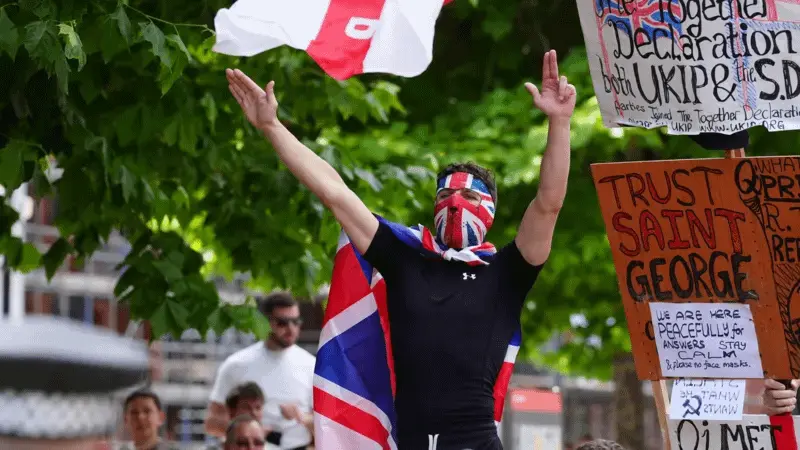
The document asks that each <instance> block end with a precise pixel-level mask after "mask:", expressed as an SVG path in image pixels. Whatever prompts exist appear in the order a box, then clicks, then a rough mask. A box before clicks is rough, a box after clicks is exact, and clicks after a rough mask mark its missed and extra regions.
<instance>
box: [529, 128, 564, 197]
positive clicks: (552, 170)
mask: <svg viewBox="0 0 800 450" xmlns="http://www.w3.org/2000/svg"><path fill="white" fill-rule="evenodd" d="M569 121H570V119H569V118H568V117H566V118H558V119H551V120H550V125H549V128H548V131H547V148H546V149H545V151H544V156H543V157H542V165H541V168H540V170H539V174H540V175H539V189H538V192H537V194H536V197H537V201H538V202H539V203H540V206H542V207H544V208H546V209H551V210H558V209H560V208H561V206H562V205H563V204H564V197H566V195H567V179H568V178H569V162H570V136H569V132H570V130H569V127H570V122H569Z"/></svg>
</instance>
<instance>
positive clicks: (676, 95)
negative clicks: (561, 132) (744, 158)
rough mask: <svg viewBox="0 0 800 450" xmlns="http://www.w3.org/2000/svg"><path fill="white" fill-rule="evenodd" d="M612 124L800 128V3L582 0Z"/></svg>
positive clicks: (689, 130) (685, 129) (594, 69)
mask: <svg viewBox="0 0 800 450" xmlns="http://www.w3.org/2000/svg"><path fill="white" fill-rule="evenodd" d="M577 5H578V12H579V14H580V21H581V27H582V29H583V35H584V39H585V41H586V49H587V53H588V58H589V64H590V68H591V73H592V80H593V83H594V90H595V93H596V95H597V99H598V101H599V103H600V110H601V112H602V116H603V122H604V124H605V125H606V126H607V127H609V128H613V127H617V126H619V125H630V126H637V127H644V128H654V127H661V126H666V127H669V131H670V132H671V133H673V134H698V133H702V132H717V133H725V134H731V133H734V132H737V131H741V130H744V129H747V128H751V127H755V126H764V127H765V128H767V129H768V130H769V131H783V130H794V129H800V1H798V0H577Z"/></svg>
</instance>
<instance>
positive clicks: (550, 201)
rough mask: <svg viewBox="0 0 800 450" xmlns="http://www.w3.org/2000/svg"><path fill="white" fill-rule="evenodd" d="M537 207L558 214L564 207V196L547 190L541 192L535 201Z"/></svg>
mask: <svg viewBox="0 0 800 450" xmlns="http://www.w3.org/2000/svg"><path fill="white" fill-rule="evenodd" d="M534 204H535V205H536V209H537V210H538V211H539V212H541V213H544V214H553V215H558V213H559V212H561V208H563V207H564V196H563V195H556V194H552V193H547V192H540V193H539V195H537V196H536V200H535V201H534Z"/></svg>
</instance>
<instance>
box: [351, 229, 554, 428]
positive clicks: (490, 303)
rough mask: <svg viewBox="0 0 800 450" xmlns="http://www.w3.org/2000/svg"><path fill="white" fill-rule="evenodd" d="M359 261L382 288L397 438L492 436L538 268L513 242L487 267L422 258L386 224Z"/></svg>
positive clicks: (539, 267) (539, 268) (379, 230)
mask: <svg viewBox="0 0 800 450" xmlns="http://www.w3.org/2000/svg"><path fill="white" fill-rule="evenodd" d="M364 257H365V259H366V260H367V261H369V262H370V263H371V264H372V265H373V266H374V267H375V268H376V269H377V270H378V271H379V272H380V273H381V275H383V277H384V279H385V281H386V291H387V304H388V309H389V323H390V325H389V328H390V333H391V339H392V352H393V355H394V362H395V375H396V381H397V392H396V397H395V408H396V411H397V415H398V425H397V427H398V433H399V436H403V435H407V434H409V433H413V434H428V433H453V432H459V431H464V430H476V429H492V430H494V397H493V390H494V384H495V381H496V379H497V374H498V372H499V370H500V367H501V365H502V364H503V360H504V358H505V355H506V351H507V349H508V344H509V342H510V340H511V337H512V336H513V334H514V333H515V332H516V331H517V330H518V329H519V320H520V314H521V311H522V305H523V302H524V300H525V297H526V296H527V294H528V291H529V290H530V289H531V287H532V286H533V283H534V282H535V281H536V278H537V276H538V275H539V272H540V270H541V267H542V266H536V267H534V266H531V265H530V264H528V263H527V262H526V261H525V259H524V258H523V257H522V255H521V254H520V252H519V249H518V248H517V246H516V243H515V242H513V241H512V242H511V243H510V244H508V245H507V246H505V247H504V248H502V249H501V250H500V251H499V252H498V253H497V255H496V256H495V258H494V259H493V260H492V261H491V262H490V264H489V265H488V266H484V265H481V266H469V265H467V264H465V263H461V262H455V261H444V260H440V259H430V258H426V257H424V256H422V255H421V254H420V253H419V252H418V251H416V250H414V249H413V248H411V247H409V246H407V245H406V244H404V243H403V242H402V241H401V240H400V239H398V238H397V237H396V236H395V235H394V233H393V232H392V230H391V229H390V228H389V227H388V226H387V225H385V224H383V223H381V224H380V226H379V228H378V231H377V233H376V234H375V237H374V238H373V240H372V243H371V244H370V247H369V249H368V250H367V252H366V253H365V255H364ZM398 439H400V440H401V441H402V437H398Z"/></svg>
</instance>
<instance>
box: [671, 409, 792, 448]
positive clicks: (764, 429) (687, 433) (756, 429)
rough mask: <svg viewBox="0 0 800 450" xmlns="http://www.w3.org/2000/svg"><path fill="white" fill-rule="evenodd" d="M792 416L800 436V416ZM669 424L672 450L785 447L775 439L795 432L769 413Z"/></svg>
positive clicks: (681, 421)
mask: <svg viewBox="0 0 800 450" xmlns="http://www.w3.org/2000/svg"><path fill="white" fill-rule="evenodd" d="M792 419H794V434H795V437H797V436H800V417H793V418H792ZM668 427H669V433H670V436H671V438H670V443H671V445H672V449H671V450H783V449H781V448H778V447H777V446H776V445H775V439H777V438H779V437H782V436H784V435H785V433H791V432H792V430H788V429H787V430H785V429H783V426H782V425H774V424H770V420H769V417H768V416H766V415H758V416H756V415H745V416H743V417H742V420H739V421H725V422H709V421H707V420H688V419H686V420H670V421H669V424H668ZM789 436H791V435H790V434H789Z"/></svg>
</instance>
